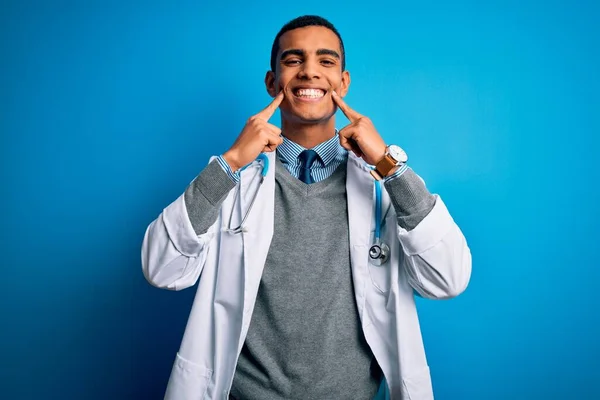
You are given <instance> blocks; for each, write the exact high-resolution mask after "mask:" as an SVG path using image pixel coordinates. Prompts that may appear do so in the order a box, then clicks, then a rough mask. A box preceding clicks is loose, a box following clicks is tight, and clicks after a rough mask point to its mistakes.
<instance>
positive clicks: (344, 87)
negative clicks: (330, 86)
mask: <svg viewBox="0 0 600 400" xmlns="http://www.w3.org/2000/svg"><path fill="white" fill-rule="evenodd" d="M349 88H350V72H348V71H344V72H342V83H341V85H340V93H339V95H340V96H341V97H344V96H346V94H347V93H348V89H349Z"/></svg>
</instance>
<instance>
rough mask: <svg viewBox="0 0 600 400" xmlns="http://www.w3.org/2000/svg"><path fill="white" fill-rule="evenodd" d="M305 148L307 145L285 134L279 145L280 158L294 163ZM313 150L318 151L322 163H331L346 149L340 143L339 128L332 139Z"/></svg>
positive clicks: (324, 164)
mask: <svg viewBox="0 0 600 400" xmlns="http://www.w3.org/2000/svg"><path fill="white" fill-rule="evenodd" d="M304 150H306V148H305V147H303V146H300V145H299V144H298V143H296V142H293V141H291V140H290V139H288V138H286V137H285V136H283V143H281V144H280V145H279V146H277V151H278V153H279V158H280V159H281V161H282V162H283V163H284V164H294V163H296V162H298V156H299V155H300V153H302V152H303V151H304ZM312 150H314V151H316V152H317V154H318V155H319V162H320V163H322V164H323V166H327V165H329V164H330V163H331V162H332V161H333V160H335V159H336V157H337V156H338V154H339V153H340V152H342V151H346V149H344V148H343V147H342V145H341V144H340V139H339V132H338V130H337V129H336V130H335V135H334V136H333V137H332V138H331V139H329V140H327V141H325V142H323V143H321V144H318V145H317V146H315V147H313V148H312Z"/></svg>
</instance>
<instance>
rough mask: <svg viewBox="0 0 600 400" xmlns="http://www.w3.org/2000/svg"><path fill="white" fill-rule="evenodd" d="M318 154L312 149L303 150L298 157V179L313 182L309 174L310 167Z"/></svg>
mask: <svg viewBox="0 0 600 400" xmlns="http://www.w3.org/2000/svg"><path fill="white" fill-rule="evenodd" d="M317 157H318V154H317V152H316V151H314V150H304V151H303V152H302V153H300V155H299V156H298V158H299V159H300V177H299V178H300V180H301V181H302V182H304V183H313V182H314V180H313V178H312V177H311V176H310V167H311V166H312V164H313V163H314V162H315V160H316V159H317Z"/></svg>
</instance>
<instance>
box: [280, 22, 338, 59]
mask: <svg viewBox="0 0 600 400" xmlns="http://www.w3.org/2000/svg"><path fill="white" fill-rule="evenodd" d="M288 49H300V50H304V51H306V52H309V53H311V52H315V51H317V49H330V50H336V51H337V52H341V49H340V40H339V39H338V37H337V35H336V34H335V33H333V32H332V31H331V30H329V29H327V28H325V27H323V26H307V27H304V28H297V29H292V30H291V31H287V32H286V33H284V34H283V35H281V37H280V38H279V53H280V54H281V52H282V51H285V50H288Z"/></svg>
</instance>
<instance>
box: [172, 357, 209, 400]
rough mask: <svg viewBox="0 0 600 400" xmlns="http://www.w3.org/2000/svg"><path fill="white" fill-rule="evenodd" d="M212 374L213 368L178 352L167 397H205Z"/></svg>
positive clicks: (182, 398) (183, 398)
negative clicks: (192, 360)
mask: <svg viewBox="0 0 600 400" xmlns="http://www.w3.org/2000/svg"><path fill="white" fill-rule="evenodd" d="M212 374H213V371H212V370H211V369H208V368H206V367H204V366H202V365H200V364H196V363H194V362H191V361H189V360H186V359H185V358H183V357H182V356H181V355H180V354H179V353H177V356H176V358H175V363H174V364H173V372H172V373H171V378H170V380H169V384H168V385H167V392H166V394H165V399H169V400H170V399H177V400H179V399H181V400H187V399H190V400H191V399H202V398H204V395H205V394H206V390H207V389H208V383H209V381H210V378H211V377H212Z"/></svg>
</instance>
